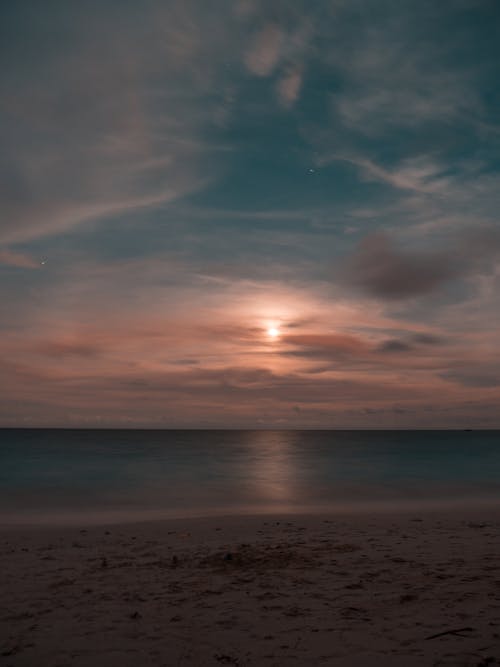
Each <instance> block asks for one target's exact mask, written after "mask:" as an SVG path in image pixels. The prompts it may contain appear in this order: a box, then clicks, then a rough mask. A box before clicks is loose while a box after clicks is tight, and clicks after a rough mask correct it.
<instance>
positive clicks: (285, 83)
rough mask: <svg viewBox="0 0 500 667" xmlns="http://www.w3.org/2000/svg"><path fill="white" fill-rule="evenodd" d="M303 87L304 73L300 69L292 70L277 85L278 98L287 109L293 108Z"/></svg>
mask: <svg viewBox="0 0 500 667" xmlns="http://www.w3.org/2000/svg"><path fill="white" fill-rule="evenodd" d="M301 86H302V72H301V71H300V69H299V68H296V67H295V68H290V69H289V70H288V71H287V72H285V74H284V75H283V76H282V77H281V79H280V80H279V81H278V83H277V84H276V90H277V93H278V98H279V100H280V102H281V104H283V106H285V107H291V106H292V105H293V104H294V103H295V102H296V101H297V99H298V97H299V94H300V88H301Z"/></svg>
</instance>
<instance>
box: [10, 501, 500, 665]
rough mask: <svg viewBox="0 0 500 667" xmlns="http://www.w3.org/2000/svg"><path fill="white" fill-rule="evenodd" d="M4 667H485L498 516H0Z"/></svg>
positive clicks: (498, 587)
mask: <svg viewBox="0 0 500 667" xmlns="http://www.w3.org/2000/svg"><path fill="white" fill-rule="evenodd" d="M0 545H1V562H0V565H1V569H0V576H1V590H2V595H1V603H0V664H1V665H2V666H3V665H5V666H6V667H8V666H10V665H11V666H12V667H18V666H21V665H22V666H28V665H29V666H30V667H31V666H33V667H35V666H36V667H45V666H47V667H65V666H70V665H71V666H77V667H84V666H85V667H87V666H91V667H101V666H104V665H106V667H109V666H115V665H116V666H117V667H132V666H133V667H142V666H147V665H155V666H162V665H165V666H167V665H168V666H169V667H170V666H176V667H177V666H181V667H183V666H188V665H196V666H200V667H204V666H210V665H239V666H241V667H243V666H246V665H259V666H271V665H276V666H278V665H279V666H287V665H291V666H295V665H297V666H301V667H304V666H307V665H335V666H339V667H340V666H346V667H347V666H353V665H355V666H358V665H359V666H369V667H371V666H378V665H380V666H384V667H385V666H392V665H398V666H409V667H411V666H412V665H436V666H438V665H453V666H459V665H470V666H474V667H479V666H485V665H498V664H500V511H499V510H496V511H494V510H490V511H488V512H486V511H483V512H482V513H481V514H480V515H479V516H478V515H474V516H472V515H471V516H469V517H465V516H464V515H463V514H462V515H461V516H457V515H456V514H453V513H448V515H438V514H433V513H431V512H426V513H423V514H411V515H404V514H401V515H379V516H367V515H366V516H349V515H344V516H337V515H330V516H325V515H323V516H300V515H288V516H287V515H280V516H254V517H248V516H247V517H232V518H230V517H229V518H220V517H219V518H205V519H183V520H176V521H174V520H170V521H163V522H162V521H157V522H151V523H143V524H135V525H134V524H131V525H115V526H88V527H86V528H83V527H79V528H71V529H70V528H61V527H59V528H47V527H45V528H35V527H33V528H29V527H24V528H15V527H8V528H7V527H4V528H3V529H2V530H1V534H0Z"/></svg>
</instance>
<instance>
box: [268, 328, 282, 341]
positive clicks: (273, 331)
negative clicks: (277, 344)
mask: <svg viewBox="0 0 500 667" xmlns="http://www.w3.org/2000/svg"><path fill="white" fill-rule="evenodd" d="M267 335H268V336H269V338H272V339H273V340H276V338H279V335H280V332H279V329H277V328H276V327H269V329H268V330H267Z"/></svg>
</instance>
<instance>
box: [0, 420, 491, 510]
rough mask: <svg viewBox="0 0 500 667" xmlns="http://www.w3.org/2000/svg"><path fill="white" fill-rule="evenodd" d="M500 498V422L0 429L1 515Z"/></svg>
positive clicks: (423, 504) (420, 504)
mask: <svg viewBox="0 0 500 667" xmlns="http://www.w3.org/2000/svg"><path fill="white" fill-rule="evenodd" d="M499 502H500V431H423V430H422V431H420V430H419V431H366V430H365V431H285V430H277V431H265V430H255V431H250V430H247V431H231V430H220V431H215V430H182V431H174V430H162V431H160V430H158V431H153V430H142V431H139V430H63V429H2V430H0V523H33V522H34V523H73V522H75V521H78V522H90V523H92V522H102V523H106V522H113V521H135V520H144V519H156V518H171V517H179V518H180V517H186V516H205V515H218V514H221V515H230V514H240V513H241V514H244V513H269V512H272V513H279V512H316V511H330V510H341V511H361V510H362V511H365V510H367V509H368V510H374V511H385V510H390V511H393V510H394V511H397V510H399V509H402V508H410V509H418V508H427V507H430V508H432V507H436V508H439V507H444V506H446V507H449V506H457V507H459V506H472V505H474V504H478V503H486V504H492V503H493V504H494V503H499Z"/></svg>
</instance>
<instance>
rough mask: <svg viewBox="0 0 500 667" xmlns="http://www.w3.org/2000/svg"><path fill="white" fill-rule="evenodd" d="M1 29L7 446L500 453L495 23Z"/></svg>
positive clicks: (208, 7)
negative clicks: (299, 439)
mask: <svg viewBox="0 0 500 667" xmlns="http://www.w3.org/2000/svg"><path fill="white" fill-rule="evenodd" d="M0 11H1V14H2V16H1V18H2V20H1V22H0V25H1V28H0V31H1V35H0V45H1V46H0V50H1V52H2V55H1V58H0V62H1V66H0V68H1V69H0V93H1V95H0V98H1V100H2V101H1V103H0V121H1V122H0V135H1V140H2V146H3V149H2V157H1V158H0V192H1V198H0V205H1V215H0V294H1V298H2V303H3V306H4V307H3V308H2V309H1V312H0V328H1V331H2V342H1V348H2V349H1V351H2V355H1V356H2V359H3V361H2V362H0V363H1V365H2V369H1V377H2V380H1V384H0V392H1V393H2V399H3V400H2V407H1V408H0V424H3V425H34V426H36V425H71V426H100V425H104V426H131V427H134V426H161V427H169V426H228V427H231V426H249V427H254V426H255V427H261V426H270V427H358V426H359V427H363V428H369V427H376V428H378V427H388V428H399V427H404V428H413V427H421V426H429V427H457V428H462V427H464V426H470V425H472V426H475V427H500V412H499V409H498V405H499V403H498V400H499V398H500V373H499V371H500V364H499V363H498V360H497V357H498V354H497V352H498V342H497V341H498V335H499V324H500V318H499V315H498V312H499V308H498V305H499V304H498V293H499V290H498V287H499V276H500V263H499V259H500V225H499V222H498V204H499V202H498V200H499V193H500V188H499V179H498V171H499V164H500V163H499V157H500V152H499V149H500V123H499V122H498V108H499V102H500V92H499V91H500V89H499V88H498V83H497V82H498V63H499V59H500V47H499V46H498V44H500V34H499V33H500V8H499V7H498V3H496V2H493V1H474V2H472V1H471V0H467V1H465V0H454V1H445V2H440V3H435V2H426V1H422V2H418V3H417V2H409V1H399V2H394V1H385V2H384V1H381V2H371V1H368V0H365V1H364V2H361V1H357V0H350V1H349V2H347V1H346V0H338V1H337V2H335V1H332V2H323V1H318V2H315V3H309V2H298V1H293V0H289V1H287V2H280V1H278V0H276V1H274V2H272V3H270V2H259V1H257V0H234V1H233V2H224V1H222V0H221V1H220V2H217V3H205V2H202V1H201V0H183V1H182V2H181V1H180V0H176V1H174V0H172V1H170V2H158V1H150V2H141V3H132V2H116V3H115V2H108V3H105V5H104V4H103V3H97V2H95V3H94V2H88V3H76V2H48V3H39V2H23V3H19V2H14V3H10V4H9V5H8V6H7V5H6V6H5V7H2V9H1V10H0ZM270 328H276V329H277V330H278V332H279V334H278V336H276V337H272V336H270V335H269V334H268V330H269V329H270Z"/></svg>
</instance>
